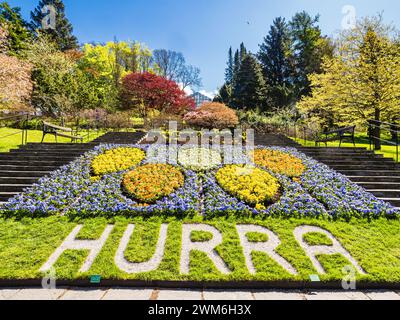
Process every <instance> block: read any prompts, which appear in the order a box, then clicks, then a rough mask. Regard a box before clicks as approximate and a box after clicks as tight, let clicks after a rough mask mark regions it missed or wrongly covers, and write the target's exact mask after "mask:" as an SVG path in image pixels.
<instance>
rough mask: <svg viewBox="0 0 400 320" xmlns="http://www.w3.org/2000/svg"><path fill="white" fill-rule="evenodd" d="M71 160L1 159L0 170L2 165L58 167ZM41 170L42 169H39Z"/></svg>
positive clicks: (32, 167)
mask: <svg viewBox="0 0 400 320" xmlns="http://www.w3.org/2000/svg"><path fill="white" fill-rule="evenodd" d="M72 160H74V159H72ZM72 160H55V161H40V160H37V161H34V160H22V161H21V160H20V161H18V160H15V161H11V160H9V161H2V160H0V170H1V166H2V165H11V166H21V167H26V166H30V168H31V170H32V169H37V167H43V166H45V167H56V168H58V167H61V166H63V165H66V164H68V163H69V162H71V161H72ZM41 171H43V170H41Z"/></svg>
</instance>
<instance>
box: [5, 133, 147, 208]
mask: <svg viewBox="0 0 400 320" xmlns="http://www.w3.org/2000/svg"><path fill="white" fill-rule="evenodd" d="M143 136H144V133H142V132H136V133H124V132H110V133H107V134H105V135H103V136H101V137H99V138H97V139H96V140H94V141H92V142H91V143H82V144H78V143H29V144H27V145H24V146H20V147H19V149H15V150H11V151H10V152H8V153H0V204H1V203H4V202H6V201H7V200H8V199H10V198H12V197H14V196H15V195H17V194H18V193H20V192H22V191H23V190H24V189H25V188H28V187H30V186H31V185H32V184H33V183H35V182H37V181H38V180H39V179H40V178H41V177H43V176H46V175H48V174H49V173H50V172H52V171H54V170H57V169H58V168H60V167H61V166H63V165H66V164H68V163H69V162H71V161H73V160H74V159H76V158H78V157H80V156H81V155H83V154H84V153H86V152H87V151H89V150H92V149H93V148H94V147H95V146H97V145H99V144H101V143H117V144H133V143H136V142H137V141H138V140H139V139H141V138H142V137H143Z"/></svg>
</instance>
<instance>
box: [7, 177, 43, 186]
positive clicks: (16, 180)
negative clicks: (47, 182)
mask: <svg viewBox="0 0 400 320" xmlns="http://www.w3.org/2000/svg"><path fill="white" fill-rule="evenodd" d="M39 179H40V178H39V177H1V176H0V184H26V185H28V184H33V183H35V182H37V181H38V180H39Z"/></svg>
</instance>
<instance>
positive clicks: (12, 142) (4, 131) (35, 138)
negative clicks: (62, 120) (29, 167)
mask: <svg viewBox="0 0 400 320" xmlns="http://www.w3.org/2000/svg"><path fill="white" fill-rule="evenodd" d="M13 133H16V134H15V135H12V136H9V137H7V138H3V139H1V138H0V152H8V151H9V150H10V149H15V148H18V146H19V145H21V142H22V134H21V130H19V129H12V128H0V137H4V136H7V135H9V134H13ZM82 135H83V136H85V135H86V132H82ZM97 137H98V134H96V133H95V132H94V131H93V132H91V134H90V136H89V139H85V140H84V142H89V141H91V140H94V139H96V138H97ZM41 141H42V131H40V130H28V142H41ZM44 142H56V141H55V137H54V136H53V135H50V134H49V135H46V137H45V140H44ZM58 142H60V143H70V142H71V139H68V138H63V137H59V138H58Z"/></svg>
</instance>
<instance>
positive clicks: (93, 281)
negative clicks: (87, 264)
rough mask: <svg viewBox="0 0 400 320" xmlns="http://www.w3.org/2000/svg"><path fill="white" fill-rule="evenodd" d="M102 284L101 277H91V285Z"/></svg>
mask: <svg viewBox="0 0 400 320" xmlns="http://www.w3.org/2000/svg"><path fill="white" fill-rule="evenodd" d="M100 282H101V276H99V275H93V276H91V277H90V283H92V284H99V283H100Z"/></svg>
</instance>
